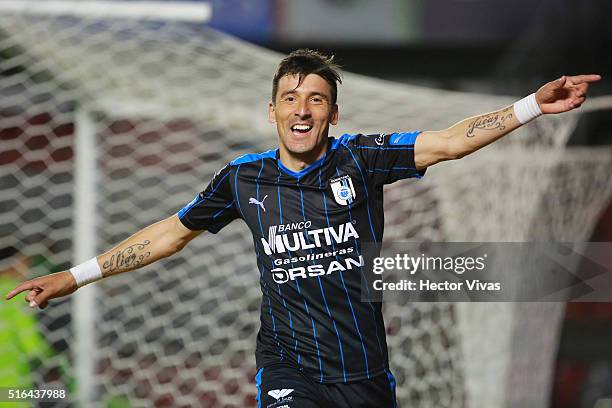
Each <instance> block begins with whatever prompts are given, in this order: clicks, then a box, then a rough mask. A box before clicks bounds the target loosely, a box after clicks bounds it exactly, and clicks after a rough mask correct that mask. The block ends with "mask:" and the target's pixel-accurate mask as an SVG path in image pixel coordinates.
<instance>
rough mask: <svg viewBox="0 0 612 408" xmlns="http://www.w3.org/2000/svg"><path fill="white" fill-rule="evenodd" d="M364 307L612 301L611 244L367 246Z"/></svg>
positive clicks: (410, 244)
mask: <svg viewBox="0 0 612 408" xmlns="http://www.w3.org/2000/svg"><path fill="white" fill-rule="evenodd" d="M363 253H364V254H365V256H364V258H365V267H364V273H363V274H362V291H361V293H362V300H364V301H382V300H383V299H384V300H385V301H388V300H391V301H393V300H398V299H401V300H402V301H406V300H409V301H428V302H431V301H440V302H449V301H451V302H452V301H476V302H489V301H490V302H515V301H518V302H541V301H554V302H558V301H563V302H565V301H589V302H598V301H601V302H609V301H612V272H611V271H612V243H534V242H528V243H507V242H504V243H448V242H447V243H410V242H394V243H390V244H389V245H386V246H385V248H384V249H383V250H382V251H381V252H380V253H378V252H377V248H376V247H375V246H374V245H371V246H367V245H366V246H365V247H364V250H363Z"/></svg>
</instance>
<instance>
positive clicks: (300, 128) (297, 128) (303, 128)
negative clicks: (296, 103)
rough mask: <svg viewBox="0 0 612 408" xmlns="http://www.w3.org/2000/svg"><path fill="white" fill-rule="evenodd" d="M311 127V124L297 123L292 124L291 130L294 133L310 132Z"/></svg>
mask: <svg viewBox="0 0 612 408" xmlns="http://www.w3.org/2000/svg"><path fill="white" fill-rule="evenodd" d="M311 129H312V126H311V125H304V124H296V125H293V126H291V131H292V132H293V133H298V134H304V133H308V132H310V130H311Z"/></svg>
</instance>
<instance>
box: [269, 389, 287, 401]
mask: <svg viewBox="0 0 612 408" xmlns="http://www.w3.org/2000/svg"><path fill="white" fill-rule="evenodd" d="M292 392H293V389H291V388H284V389H282V390H270V391H268V395H269V396H271V397H272V398H274V399H275V400H279V399H281V398H283V397H286V396H287V395H289V394H291V393H292Z"/></svg>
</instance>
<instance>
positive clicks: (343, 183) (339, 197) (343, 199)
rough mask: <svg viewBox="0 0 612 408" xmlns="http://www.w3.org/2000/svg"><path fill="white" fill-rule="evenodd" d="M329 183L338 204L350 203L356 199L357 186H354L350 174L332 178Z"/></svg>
mask: <svg viewBox="0 0 612 408" xmlns="http://www.w3.org/2000/svg"><path fill="white" fill-rule="evenodd" d="M329 184H330V186H331V189H332V192H333V193H334V199H335V200H336V202H337V203H338V204H340V205H349V204H352V203H353V201H355V187H353V180H351V176H349V175H348V174H346V175H344V176H340V177H337V178H334V179H331V180H330V182H329Z"/></svg>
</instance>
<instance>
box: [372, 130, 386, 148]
mask: <svg viewBox="0 0 612 408" xmlns="http://www.w3.org/2000/svg"><path fill="white" fill-rule="evenodd" d="M385 134H386V133H381V134H380V135H378V136H376V139H374V141H375V142H376V144H377V145H379V146H382V145H383V144H384V143H385Z"/></svg>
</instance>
